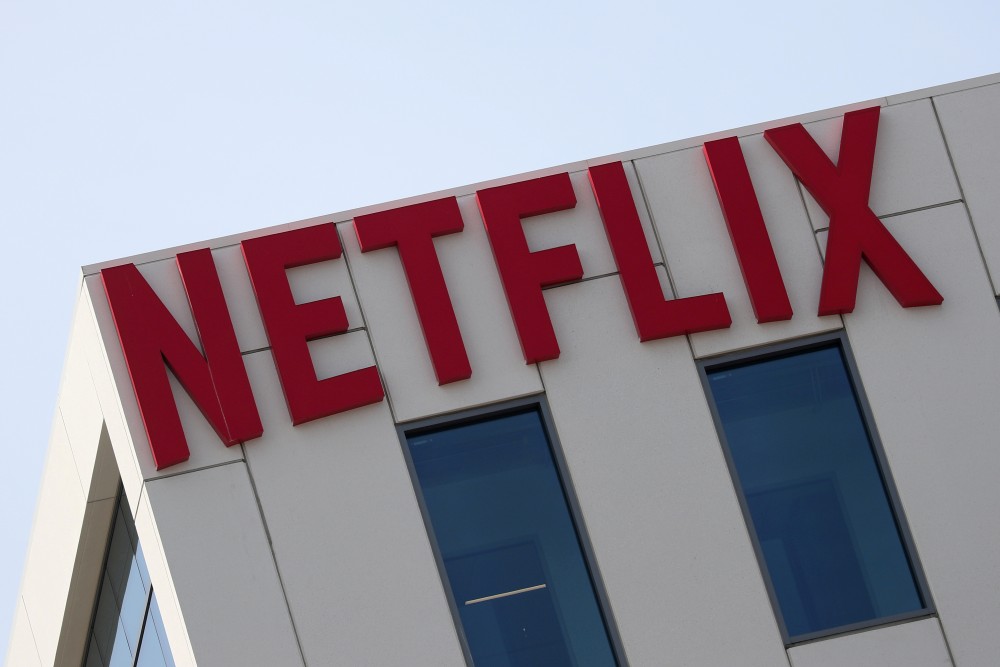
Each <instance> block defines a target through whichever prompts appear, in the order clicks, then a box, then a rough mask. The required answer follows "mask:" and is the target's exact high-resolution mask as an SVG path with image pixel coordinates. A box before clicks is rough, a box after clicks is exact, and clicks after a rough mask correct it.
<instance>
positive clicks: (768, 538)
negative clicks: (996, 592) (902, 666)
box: [708, 347, 924, 637]
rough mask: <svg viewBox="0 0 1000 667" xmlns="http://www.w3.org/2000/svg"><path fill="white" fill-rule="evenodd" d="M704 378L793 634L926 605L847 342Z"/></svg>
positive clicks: (710, 373) (726, 369)
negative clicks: (846, 353)
mask: <svg viewBox="0 0 1000 667" xmlns="http://www.w3.org/2000/svg"><path fill="white" fill-rule="evenodd" d="M708 381H709V386H710V388H711V393H712V398H713V399H714V401H715V406H716V409H717V412H718V415H719V419H720V421H721V425H722V429H723V431H724V433H725V440H726V442H727V446H728V449H729V456H730V459H731V462H732V464H733V468H734V469H735V472H736V475H737V476H738V478H739V487H740V488H741V489H742V493H743V502H744V503H745V506H746V508H747V510H748V513H749V515H750V518H751V522H752V529H753V530H754V532H755V534H756V538H757V542H758V544H759V545H760V551H761V552H762V553H761V556H762V560H763V561H764V563H765V564H766V570H767V574H768V575H769V577H770V581H771V585H772V588H773V591H774V596H775V597H776V602H777V605H778V607H779V610H780V614H781V617H782V619H783V621H784V624H785V627H786V629H787V633H788V635H789V637H795V636H801V635H807V634H810V633H815V632H821V631H829V630H832V629H834V628H838V627H842V626H846V625H852V624H856V623H863V622H868V621H873V620H875V619H880V618H887V617H892V616H897V615H900V614H906V613H908V612H914V611H917V610H920V609H922V608H924V601H923V600H922V598H921V594H920V590H919V587H918V586H917V583H916V580H915V577H914V573H913V568H912V566H911V563H910V560H909V558H908V556H907V553H906V549H905V548H904V545H903V540H902V539H901V536H900V531H899V528H898V525H897V519H896V516H895V515H894V512H893V508H892V505H891V503H890V500H889V497H888V494H887V492H886V488H885V484H884V483H883V479H882V474H881V472H880V470H879V467H878V464H877V462H876V457H875V455H874V451H873V449H872V442H871V439H870V437H869V434H868V431H867V429H866V425H865V421H864V419H863V417H862V413H861V410H860V409H859V406H858V401H857V398H856V396H855V393H854V389H853V387H852V385H851V382H850V377H849V375H848V371H847V368H846V366H845V364H844V359H843V354H842V352H841V350H840V348H839V347H827V348H822V349H813V350H810V351H807V352H800V353H797V354H789V355H787V356H783V357H779V358H771V359H767V360H764V361H757V362H751V363H744V364H742V365H737V366H727V367H724V368H720V369H716V370H711V369H710V370H709V371H708Z"/></svg>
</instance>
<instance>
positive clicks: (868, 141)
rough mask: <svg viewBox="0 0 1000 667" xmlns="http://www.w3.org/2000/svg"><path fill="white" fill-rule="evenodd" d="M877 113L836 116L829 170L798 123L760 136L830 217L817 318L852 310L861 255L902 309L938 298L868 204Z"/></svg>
mask: <svg viewBox="0 0 1000 667" xmlns="http://www.w3.org/2000/svg"><path fill="white" fill-rule="evenodd" d="M878 115H879V108H878V107H871V108H870V109H862V110H860V111H851V112H849V113H847V114H844V130H843V133H842V134H841V137H840V159H839V160H838V161H837V164H836V165H834V164H833V162H831V161H830V159H829V158H827V156H826V154H825V153H824V152H823V150H822V149H821V148H820V147H819V146H818V145H817V144H816V142H815V141H814V140H813V138H812V137H811V136H809V134H808V133H807V132H806V130H805V128H803V127H802V125H800V124H799V123H795V124H793V125H786V126H785V127H779V128H776V129H773V130H767V131H766V132H764V138H765V139H766V140H767V142H768V143H769V144H771V147H772V148H773V149H774V150H775V151H776V152H777V153H778V155H780V156H781V159H782V160H784V161H785V164H786V165H788V167H789V168H790V169H791V170H792V172H793V173H794V174H795V176H796V178H798V179H799V180H800V181H801V182H802V184H803V185H805V186H806V188H807V189H808V190H809V192H810V193H812V195H813V197H815V198H816V201H817V202H819V204H820V206H822V207H823V210H824V211H826V213H827V215H829V216H830V236H829V239H828V240H827V246H826V266H825V267H824V269H823V286H822V288H821V290H820V297H819V314H820V315H834V314H837V313H849V312H851V311H853V310H854V301H855V299H856V297H857V292H858V273H859V271H860V270H861V258H862V257H864V259H865V261H866V262H868V266H870V267H871V269H872V271H874V272H875V275H876V276H878V278H879V280H881V281H882V282H883V283H884V284H885V286H886V287H887V288H888V289H889V291H890V292H891V293H892V295H893V296H894V297H896V300H897V301H898V302H899V304H900V305H901V306H903V307H904V308H912V307H913V306H933V305H937V304H940V303H941V302H942V301H943V300H944V299H943V298H942V297H941V295H940V294H939V293H938V291H937V290H936V289H934V286H933V285H931V282H930V281H929V280H928V279H927V277H926V276H925V275H924V274H923V272H921V271H920V269H919V268H918V267H917V265H916V264H915V263H914V261H913V260H912V259H910V256H909V255H907V254H906V251H905V250H903V248H902V246H900V245H899V242H898V241H896V239H895V238H893V236H892V234H890V233H889V230H888V229H886V228H885V225H883V224H882V222H881V221H880V220H879V219H878V217H877V216H876V215H875V214H874V213H873V212H872V210H871V208H869V207H868V194H869V191H870V190H871V182H872V164H873V163H874V161H875V138H876V136H877V135H878Z"/></svg>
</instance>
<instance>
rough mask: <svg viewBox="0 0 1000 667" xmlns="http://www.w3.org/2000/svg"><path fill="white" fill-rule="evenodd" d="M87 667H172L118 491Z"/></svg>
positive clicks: (143, 564)
mask: <svg viewBox="0 0 1000 667" xmlns="http://www.w3.org/2000/svg"><path fill="white" fill-rule="evenodd" d="M86 656H87V657H86V660H85V661H84V664H85V665H86V667H119V666H121V667H133V666H134V665H143V666H147V667H153V666H157V667H160V666H162V667H173V666H174V661H173V658H172V656H171V654H170V647H169V646H168V645H167V642H166V635H165V634H164V633H163V623H162V621H161V620H160V609H159V606H158V605H157V603H156V596H155V595H154V594H153V587H152V586H151V585H150V583H149V572H148V571H147V569H146V559H145V558H144V557H143V554H142V547H140V546H139V538H138V536H137V535H136V532H135V524H134V523H133V522H132V515H131V514H130V512H129V508H128V505H127V504H126V502H125V495H124V494H123V493H119V499H118V507H117V508H116V509H115V518H114V523H113V525H112V528H111V538H110V540H109V543H108V553H107V556H106V557H105V563H104V572H103V576H102V579H101V588H100V590H99V591H98V598H97V607H96V609H95V611H94V620H93V624H92V627H91V634H90V644H89V646H88V647H87V653H86Z"/></svg>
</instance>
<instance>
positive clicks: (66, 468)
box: [7, 76, 1000, 667]
mask: <svg viewBox="0 0 1000 667" xmlns="http://www.w3.org/2000/svg"><path fill="white" fill-rule="evenodd" d="M415 230H416V231H415ZM828 244H829V249H830V256H829V257H828V256H827V249H828ZM131 267H134V269H133V268H131ZM83 274H84V275H83V280H82V283H81V289H80V298H79V302H78V306H77V310H76V315H75V319H74V325H73V332H72V335H71V342H70V345H69V349H68V352H67V357H66V361H65V370H64V373H63V380H62V385H61V389H60V395H59V399H58V400H59V402H58V410H57V411H56V417H55V423H54V424H53V428H52V437H51V441H50V444H49V453H48V459H47V463H46V467H45V473H44V478H43V482H42V487H41V494H40V498H39V501H38V506H37V510H36V519H35V526H34V530H33V535H32V539H31V545H30V548H29V554H28V559H27V565H26V568H25V573H24V576H23V581H22V586H21V594H20V596H19V599H18V600H17V611H16V614H15V622H14V626H13V629H12V633H11V642H10V646H9V648H8V653H7V664H9V665H11V666H12V667H20V666H22V665H24V666H28V665H32V666H33V665H81V664H83V665H87V666H88V667H89V666H90V665H107V664H129V665H132V664H139V665H143V664H149V665H152V664H176V665H195V664H198V665H203V666H204V665H208V666H212V665H310V666H318V665H407V666H411V665H426V666H428V667H443V666H449V665H455V666H456V667H457V666H460V665H467V664H476V665H480V666H481V665H562V664H566V665H615V664H620V665H632V666H633V667H638V666H640V665H643V666H645V665H648V666H660V665H740V666H758V665H759V666H761V667H775V666H780V665H788V666H789V667H834V666H842V665H852V666H856V667H861V666H864V665H872V666H879V667H896V666H898V667H924V666H927V667H930V666H932V665H934V666H937V665H947V664H953V665H957V666H962V667H967V666H968V667H971V666H977V665H982V666H990V665H996V664H998V661H1000V633H998V632H997V630H996V628H997V627H998V625H1000V559H998V554H1000V484H998V483H997V475H998V471H1000V447H998V446H997V442H996V440H997V436H996V434H997V433H1000V410H997V409H996V403H997V401H998V399H1000V309H998V307H997V296H998V294H1000V76H991V77H984V78H982V79H975V80H971V81H965V82H960V83H956V84H952V85H947V86H941V87H938V88H933V89H929V90H924V91H919V92H916V93H910V94H905V95H897V96H892V97H887V98H879V99H877V100H872V101H868V102H864V103H859V104H856V105H850V106H848V107H843V108H838V109H832V110H827V111H822V112H817V113H814V114H808V115H806V116H802V117H797V118H793V119H785V120H780V121H775V122H771V123H765V124H762V125H759V126H753V127H748V128H742V129H739V130H733V131H728V132H721V133H718V134H716V135H712V136H708V137H698V138H693V139H690V140H685V141H681V142H676V143H672V144H666V145H662V146H656V147H653V148H649V149H643V150H638V151H632V152H630V153H626V154H621V155H616V156H608V157H603V158H599V159H595V160H592V161H588V162H585V163H577V164H571V165H564V166H561V167H556V168H552V169H547V170H544V171H541V172H537V173H532V174H525V175H519V176H514V177H510V178H506V179H501V180H498V181H494V182H490V183H485V184H478V185H473V186H469V187H463V188H457V189H455V190H454V191H449V192H444V193H435V194H432V195H427V196H425V197H420V198H415V199H413V200H407V201H403V202H394V203H390V204H384V205H379V206H373V207H370V208H367V209H364V210H358V211H349V212H345V213H341V214H334V215H330V216H324V217H322V218H316V219H312V220H306V221H301V222H296V223H291V224H288V225H283V226H280V227H276V228H272V229H266V230H257V231H253V232H247V233H246V234H242V235H238V236H234V237H227V238H222V239H216V240H213V241H208V242H204V243H197V244H192V245H190V246H185V247H183V248H173V249H168V250H163V251H159V252H154V253H149V254H147V255H142V256H139V257H133V258H128V259H122V260H115V261H111V262H107V263H104V264H100V265H96V266H91V267H85V268H84V271H83ZM855 290H856V298H855ZM167 369H169V372H168V370H167ZM174 406H176V410H175V408H174ZM178 426H179V428H178ZM130 525H134V530H133V529H131V528H130V527H129V526H130ZM123 535H130V536H131V537H130V539H129V540H125V538H124V537H122V536H123ZM116 540H117V541H116ZM122 545H125V546H122ZM128 545H131V549H129V548H128ZM137 553H138V556H136V555H135V554H137ZM122 554H124V555H122ZM119 558H124V560H121V561H120V562H121V563H124V565H121V566H119V565H116V563H119V560H116V559H119ZM119 567H120V568H121V569H120V571H119V570H118V569H116V568H119ZM133 570H134V571H135V572H134V574H131V575H130V574H129V573H131V572H132V571H133ZM115 572H118V574H115ZM130 576H131V577H132V579H130V578H129V577H130ZM135 577H138V579H135ZM133 580H134V581H139V582H140V583H141V588H135V587H130V586H132V584H128V583H127V582H129V581H133ZM102 591H106V592H105V595H109V596H112V597H111V598H107V597H105V598H104V601H103V602H102ZM109 599H115V600H116V602H115V604H114V605H113V606H112V605H111V602H108V600H109ZM129 600H132V602H129ZM130 604H131V605H133V607H134V608H135V609H140V612H141V613H139V615H138V616H137V617H135V618H134V619H132V620H128V619H125V618H124V616H125V615H126V614H127V613H129V612H127V609H129V608H130V607H129V605H130ZM134 605H138V606H134ZM113 610H118V616H115V614H113V613H112V611H113ZM136 619H138V620H136ZM132 626H134V627H132ZM119 627H120V629H118V628H119ZM154 639H155V640H156V644H157V645H158V646H159V647H160V648H159V650H158V651H157V652H156V654H155V656H154V655H153V654H152V650H151V648H150V647H151V646H153V644H152V642H153V641H154ZM123 642H124V643H123ZM168 646H169V648H167V647H168ZM123 647H124V648H123ZM144 647H145V648H144Z"/></svg>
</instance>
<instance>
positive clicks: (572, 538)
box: [407, 410, 616, 667]
mask: <svg viewBox="0 0 1000 667" xmlns="http://www.w3.org/2000/svg"><path fill="white" fill-rule="evenodd" d="M407 446H408V448H409V452H410V457H411V460H412V462H413V468H414V471H415V473H416V477H417V481H418V482H419V485H420V490H421V492H422V495H423V502H424V507H425V510H426V513H427V515H428V518H429V520H430V523H431V526H432V528H433V532H434V537H435V539H436V542H437V546H438V549H439V552H440V554H441V559H442V561H443V565H444V569H445V572H446V574H447V579H448V583H449V586H450V589H451V595H452V597H453V601H454V605H455V607H456V608H457V610H458V615H459V617H460V620H461V626H462V631H463V633H464V636H465V640H466V643H467V645H468V648H469V652H470V653H471V656H472V659H473V662H474V664H475V665H476V667H521V666H525V667H526V666H528V665H546V667H562V666H580V667H607V666H609V665H615V664H616V662H615V658H614V653H613V651H612V647H611V642H610V641H609V638H608V633H607V630H606V628H605V624H604V619H603V616H602V613H601V609H600V606H599V604H598V601H597V597H596V595H595V593H594V586H593V584H592V581H591V577H590V572H589V570H588V567H587V563H586V561H585V559H584V556H583V552H582V550H581V547H580V541H579V539H578V537H577V532H576V528H575V527H574V523H573V519H572V517H571V515H570V510H569V506H568V504H567V501H566V496H565V493H564V492H563V486H562V483H561V482H560V477H559V473H558V471H557V468H556V465H555V461H554V460H553V455H552V450H551V448H550V446H549V441H548V437H547V436H546V432H545V427H544V426H543V423H542V419H541V415H540V414H539V413H538V412H537V411H535V410H531V411H527V412H521V413H516V414H506V415H503V416H499V417H493V418H489V419H484V420H480V421H474V422H471V423H470V422H465V423H462V424H460V425H453V426H445V427H440V428H434V429H430V430H428V429H422V430H418V431H415V432H410V433H408V434H407Z"/></svg>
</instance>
